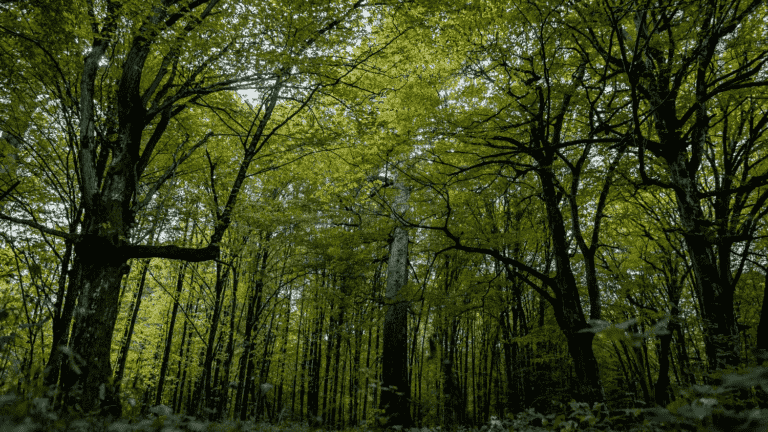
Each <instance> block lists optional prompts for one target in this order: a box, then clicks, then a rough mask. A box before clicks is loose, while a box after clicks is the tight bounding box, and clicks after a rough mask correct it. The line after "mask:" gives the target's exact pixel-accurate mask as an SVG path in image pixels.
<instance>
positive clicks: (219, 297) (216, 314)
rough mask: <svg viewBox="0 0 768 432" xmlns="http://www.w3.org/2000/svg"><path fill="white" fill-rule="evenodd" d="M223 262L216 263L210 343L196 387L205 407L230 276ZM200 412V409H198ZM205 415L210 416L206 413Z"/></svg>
mask: <svg viewBox="0 0 768 432" xmlns="http://www.w3.org/2000/svg"><path fill="white" fill-rule="evenodd" d="M222 267H223V266H222V264H221V263H219V262H217V263H216V285H215V287H214V291H215V297H214V299H213V316H212V317H211V325H210V328H209V330H208V343H207V344H206V349H205V360H204V361H203V370H202V375H201V376H200V381H198V387H197V388H196V389H195V402H196V403H197V404H198V407H200V408H201V409H202V408H205V407H208V406H209V405H210V403H211V401H210V399H211V396H212V394H211V373H212V368H213V357H214V355H215V353H216V349H215V348H216V347H217V344H216V336H217V335H218V330H219V318H220V317H221V308H222V302H223V300H224V291H225V289H226V284H227V279H228V278H229V266H227V268H226V270H224V274H222ZM198 412H199V411H198ZM205 417H210V414H209V413H205Z"/></svg>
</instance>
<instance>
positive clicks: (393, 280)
mask: <svg viewBox="0 0 768 432" xmlns="http://www.w3.org/2000/svg"><path fill="white" fill-rule="evenodd" d="M394 185H395V187H396V188H397V189H398V191H399V193H398V195H397V198H396V199H395V203H394V206H393V208H394V210H395V212H396V214H395V215H393V216H394V219H395V221H396V225H395V230H394V234H393V238H392V243H391V244H390V247H389V261H388V264H387V288H386V299H387V304H388V306H387V311H386V313H385V315H384V329H383V334H384V341H383V342H384V346H383V351H382V387H381V402H380V407H381V409H382V410H383V411H384V417H385V425H386V426H395V425H400V426H403V427H409V426H410V425H411V410H410V397H411V386H410V382H409V381H408V309H409V302H408V300H407V299H406V298H405V295H404V294H405V293H404V287H405V285H406V283H407V282H408V231H407V230H406V228H405V226H404V224H403V223H402V221H401V218H402V217H403V216H404V214H405V212H406V211H407V209H408V200H409V198H410V191H409V190H408V189H407V188H406V187H405V186H403V185H402V184H399V183H394Z"/></svg>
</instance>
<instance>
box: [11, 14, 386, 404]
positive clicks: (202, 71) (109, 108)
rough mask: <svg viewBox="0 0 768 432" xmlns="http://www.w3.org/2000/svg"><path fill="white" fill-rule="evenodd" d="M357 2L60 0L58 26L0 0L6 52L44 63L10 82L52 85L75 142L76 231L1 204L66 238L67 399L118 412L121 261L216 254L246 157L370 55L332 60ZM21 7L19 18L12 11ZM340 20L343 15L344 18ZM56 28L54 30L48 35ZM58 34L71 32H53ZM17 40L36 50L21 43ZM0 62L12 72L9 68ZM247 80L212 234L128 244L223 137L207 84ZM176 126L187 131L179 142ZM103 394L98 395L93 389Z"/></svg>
mask: <svg viewBox="0 0 768 432" xmlns="http://www.w3.org/2000/svg"><path fill="white" fill-rule="evenodd" d="M363 6H364V4H363V2H362V1H358V2H356V3H352V4H349V5H346V4H344V5H337V4H326V5H324V6H322V7H316V6H314V5H309V4H306V3H304V2H295V3H291V4H287V3H283V4H281V6H280V7H273V6H272V5H265V4H260V3H258V2H256V3H248V4H240V5H239V6H235V5H226V4H223V3H221V2H220V1H219V0H190V1H186V0H178V1H171V0H163V1H156V2H153V3H146V2H134V1H125V2H117V1H111V0H110V1H104V2H93V1H90V0H89V1H86V2H85V3H84V4H81V3H72V4H71V5H69V6H67V7H62V10H60V11H59V12H60V13H61V16H63V17H64V18H65V19H62V20H60V22H59V23H57V24H56V25H55V26H51V24H52V23H53V22H54V21H55V20H54V19H53V18H54V17H53V15H51V14H50V13H49V11H48V10H46V8H45V7H39V8H34V7H33V8H31V9H29V10H27V9H22V8H21V7H20V6H19V5H17V4H15V3H10V4H6V5H4V6H3V13H4V15H5V19H4V21H3V22H4V25H3V28H2V31H3V33H4V35H5V37H7V38H9V39H10V40H13V41H15V42H18V43H17V44H15V45H14V44H13V43H11V44H6V53H7V54H6V55H8V54H10V55H11V56H18V57H19V58H26V59H28V61H29V62H30V63H27V64H28V65H29V68H33V67H36V66H37V67H44V68H45V70H46V71H49V72H47V73H45V74H42V75H41V78H39V80H38V81H35V80H34V79H30V80H28V81H12V78H10V80H11V81H9V84H10V85H11V86H12V87H14V86H22V87H24V86H26V87H27V88H29V89H30V91H32V90H34V89H37V88H39V87H40V86H41V85H42V86H49V87H48V88H47V89H46V91H44V93H45V94H47V95H49V96H50V99H51V100H53V101H56V103H58V107H59V110H60V115H61V116H63V117H65V118H67V119H70V121H69V122H68V123H67V124H66V126H67V129H66V132H67V133H68V134H69V136H70V137H72V138H73V139H72V141H73V142H74V146H75V147H76V148H77V156H76V158H75V161H76V166H77V173H78V183H77V188H78V189H79V193H80V204H81V205H82V207H83V216H82V219H81V220H78V221H77V224H78V231H77V233H74V232H69V233H68V232H64V231H61V230H59V229H56V228H52V227H51V226H50V224H45V223H38V222H36V221H34V220H29V219H24V218H20V217H17V216H13V215H3V216H2V218H3V219H5V220H8V221H11V222H14V223H18V224H23V225H26V226H29V227H32V228H34V229H37V230H39V231H40V232H42V233H46V234H50V235H55V236H58V237H61V238H64V239H67V240H69V241H71V242H73V244H74V251H75V260H74V266H73V269H72V272H71V279H70V282H69V290H70V291H71V292H73V293H75V295H76V296H77V302H78V307H77V308H76V310H75V313H74V317H73V319H74V325H73V328H72V336H71V340H70V345H71V347H72V351H73V355H75V357H76V360H77V361H78V362H79V363H80V364H79V368H78V370H75V371H74V373H67V374H64V375H62V376H64V377H66V379H64V380H63V381H62V385H63V388H64V390H65V391H66V392H67V394H68V396H69V399H68V401H69V405H70V406H73V407H74V406H79V408H80V409H82V410H83V411H86V412H89V411H93V410H100V411H102V412H106V411H110V412H113V413H114V414H119V405H120V404H119V401H118V398H117V395H116V393H115V387H114V385H113V383H111V380H110V378H111V375H112V373H111V366H110V364H109V347H110V341H111V339H112V331H113V329H114V325H115V319H116V315H117V301H118V294H119V291H120V290H119V286H120V283H121V280H122V278H123V277H124V275H126V274H127V273H128V272H129V270H130V267H129V266H128V265H127V261H128V260H129V259H134V258H148V257H157V258H169V259H180V260H184V261H189V262H196V261H205V260H211V259H215V258H216V257H217V256H218V253H219V249H220V242H221V239H222V237H223V235H224V232H225V231H226V229H227V228H228V226H229V225H230V223H231V217H232V216H231V215H232V211H233V209H234V207H235V205H236V203H237V198H238V195H239V192H240V189H241V186H242V184H243V182H244V181H245V178H246V175H247V174H248V171H249V166H250V164H251V162H252V160H253V158H254V156H255V155H256V154H257V153H258V152H260V151H261V150H262V149H263V148H264V147H265V145H266V144H267V142H268V141H269V140H270V139H271V138H272V137H273V136H274V134H275V132H276V131H277V130H278V129H280V128H281V127H283V126H284V125H285V124H286V123H287V122H288V121H289V120H290V119H291V118H292V117H293V116H295V115H296V114H297V113H298V112H299V111H301V110H302V109H304V108H305V107H306V106H307V104H308V103H309V102H310V100H311V98H312V97H313V96H314V95H315V94H316V93H317V92H318V91H320V89H322V88H323V87H324V86H328V85H334V84H335V83H338V82H339V81H340V80H341V78H342V77H343V75H344V74H345V73H346V72H347V71H348V70H350V69H354V68H355V67H357V65H358V64H359V63H360V62H361V61H362V59H363V58H365V57H366V56H368V55H370V53H371V51H366V50H361V51H363V53H362V54H361V55H360V57H357V58H352V59H349V60H348V61H344V62H343V63H342V64H340V63H337V62H333V61H332V60H330V59H331V58H332V56H333V55H334V54H333V53H334V52H338V49H339V48H341V46H342V45H341V44H340V43H339V42H340V41H341V40H345V39H346V40H349V39H353V38H355V37H356V36H357V35H359V34H360V33H359V32H360V31H362V30H361V29H362V28H363V27H362V22H361V21H360V20H358V19H356V17H357V16H358V14H359V13H360V11H361V9H362V7H363ZM288 11H290V12H289V13H287V12H288ZM22 14H24V15H26V16H27V19H24V20H19V19H16V17H18V16H21V15H22ZM246 16H249V17H252V18H254V19H245V17H246ZM342 22H346V23H347V24H346V25H344V26H340V24H341V23H342ZM222 29H226V31H222ZM52 31H59V32H60V33H59V34H58V35H56V36H55V37H54V36H52V33H51V32H52ZM63 40H67V41H75V42H74V44H71V43H70V44H69V45H67V43H62V42H58V41H63ZM310 47H312V50H310ZM23 48H29V49H30V51H29V52H33V53H34V55H25V53H24V51H22V49H23ZM83 52H84V53H85V55H84V56H83V57H82V59H81V57H80V55H81V53H83ZM6 58H7V57H6ZM37 59H41V60H40V61H38V60H37ZM329 61H330V63H329ZM31 62H34V63H31ZM6 64H7V63H6ZM320 65H322V66H324V67H337V66H338V69H335V70H334V71H332V72H331V71H330V70H328V69H326V72H331V73H330V74H328V73H321V74H318V73H317V72H315V70H316V69H315V68H316V67H318V66H320ZM3 72H4V73H5V74H6V76H7V74H9V73H10V71H9V70H8V68H6V69H5V70H4V71H3ZM23 78H24V79H26V78H27V76H24V77H23ZM246 88H251V89H255V90H256V91H257V92H258V95H259V96H258V97H259V99H260V103H259V104H260V106H259V109H258V110H257V111H256V112H254V115H253V117H252V119H251V120H250V127H245V128H244V129H245V132H244V133H242V134H240V135H239V136H237V137H236V139H237V140H239V141H240V144H241V145H242V151H243V153H242V156H240V157H239V161H240V163H239V165H240V167H239V171H238V174H237V176H236V177H235V179H234V181H233V183H232V187H231V190H230V192H229V194H228V197H227V201H226V203H225V204H224V206H223V208H217V209H216V218H215V220H213V221H212V229H211V231H210V233H211V234H210V240H209V242H208V245H207V246H206V247H203V248H186V247H179V246H175V245H141V244H136V243H134V241H133V234H134V233H133V226H134V224H135V223H136V221H137V218H138V217H139V215H140V214H141V212H142V210H144V209H145V208H146V207H147V206H148V204H149V203H150V202H151V201H152V200H153V197H154V195H155V193H156V191H157V190H158V189H159V188H161V187H162V186H163V185H164V183H165V182H166V181H167V180H168V179H169V178H170V177H171V176H173V175H174V174H175V173H176V172H177V170H178V168H179V166H180V165H181V164H183V163H184V162H185V161H187V160H190V158H191V157H192V155H193V154H194V153H195V151H196V150H197V149H200V148H203V147H205V146H210V145H214V142H215V141H219V144H220V145H223V144H224V143H225V141H224V140H223V138H220V135H219V134H220V133H221V130H220V126H217V125H216V124H215V123H216V122H215V120H213V119H214V117H215V116H216V115H218V114H217V110H218V109H220V107H217V106H216V104H215V97H214V96H215V95H216V94H222V95H223V94H225V93H226V92H232V91H233V90H237V89H246ZM284 98H288V100H289V101H291V102H287V103H284V104H283V106H284V107H285V109H284V110H283V111H281V118H280V119H273V114H274V113H275V112H276V111H275V108H276V106H277V105H278V101H279V100H281V99H284ZM193 106H198V107H203V110H204V112H207V114H206V116H207V117H208V119H207V120H208V121H209V122H210V123H209V124H208V125H206V126H203V125H200V124H198V125H196V127H195V129H194V130H189V129H188V130H187V131H188V132H185V131H184V127H185V126H186V125H185V124H184V121H183V115H182V113H184V112H185V111H188V110H190V109H192V107H193ZM202 128H208V129H209V131H208V132H204V130H201V129H202ZM19 132H23V131H19ZM179 135H180V136H181V137H184V138H182V139H181V140H180V141H176V140H177V139H178V138H177V137H179ZM167 145H171V146H178V149H179V150H178V151H177V152H175V153H174V155H173V157H172V159H169V158H167V157H157V156H158V154H159V152H160V151H161V150H162V149H163V148H164V147H165V146H167ZM150 166H153V167H154V169H156V170H159V172H160V175H159V176H158V177H154V178H153V177H149V176H148V171H147V168H148V167H150ZM51 222H52V221H51ZM62 325H63V324H62ZM52 349H53V350H58V347H53V348H52ZM56 372H57V371H56ZM105 389H106V393H105ZM100 393H101V394H106V395H107V396H106V397H105V398H100V397H99V394H100Z"/></svg>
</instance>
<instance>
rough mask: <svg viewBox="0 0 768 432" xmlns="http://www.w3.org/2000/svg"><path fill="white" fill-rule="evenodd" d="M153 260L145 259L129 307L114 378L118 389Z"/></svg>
mask: <svg viewBox="0 0 768 432" xmlns="http://www.w3.org/2000/svg"><path fill="white" fill-rule="evenodd" d="M151 261H152V260H151V259H148V260H146V261H144V266H143V269H142V270H141V279H140V280H139V288H138V289H137V290H136V298H135V299H134V301H133V304H131V307H130V308H129V309H130V310H131V321H130V323H129V324H128V326H127V327H126V328H125V333H124V334H123V346H122V347H120V355H119V356H118V360H117V373H116V374H115V379H114V382H115V385H116V386H117V387H118V389H119V388H120V386H121V383H122V381H123V375H124V374H125V362H126V361H127V360H128V351H129V350H130V348H131V340H132V339H133V329H134V327H135V326H136V319H137V318H138V317H139V309H140V308H141V299H142V297H143V295H144V285H145V283H146V281H147V273H148V272H149V264H150V262H151Z"/></svg>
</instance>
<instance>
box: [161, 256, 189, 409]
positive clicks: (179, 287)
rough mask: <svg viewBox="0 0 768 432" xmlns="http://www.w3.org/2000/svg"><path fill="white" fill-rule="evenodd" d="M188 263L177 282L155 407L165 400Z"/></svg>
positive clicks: (182, 269)
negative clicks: (174, 332) (166, 380)
mask: <svg viewBox="0 0 768 432" xmlns="http://www.w3.org/2000/svg"><path fill="white" fill-rule="evenodd" d="M187 264H188V263H187V262H184V263H182V264H181V268H180V269H179V276H178V278H177V280H176V295H175V298H174V299H173V309H172V311H171V319H170V322H169V323H168V336H167V337H166V338H165V350H164V351H163V360H162V363H161V365H160V375H159V376H158V377H157V394H156V395H155V405H160V403H161V401H162V399H163V387H164V384H165V375H166V374H167V373H168V363H169V362H170V358H171V345H172V344H173V328H174V327H175V326H176V316H177V315H178V313H179V298H180V297H181V290H182V288H183V287H184V272H185V271H186V269H187Z"/></svg>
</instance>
